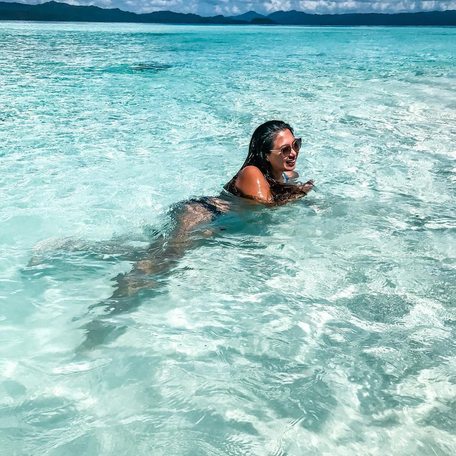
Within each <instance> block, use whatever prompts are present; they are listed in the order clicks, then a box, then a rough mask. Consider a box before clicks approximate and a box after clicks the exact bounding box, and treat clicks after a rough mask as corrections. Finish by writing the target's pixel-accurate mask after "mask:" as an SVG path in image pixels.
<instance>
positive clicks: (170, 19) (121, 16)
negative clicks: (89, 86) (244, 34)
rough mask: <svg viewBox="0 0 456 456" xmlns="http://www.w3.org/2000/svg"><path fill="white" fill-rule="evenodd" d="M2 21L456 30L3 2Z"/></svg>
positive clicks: (440, 22)
mask: <svg viewBox="0 0 456 456" xmlns="http://www.w3.org/2000/svg"><path fill="white" fill-rule="evenodd" d="M0 20H22V21H69V22H72V21H73V22H139V23H162V24H201V25H204V24H222V25H223V24H226V25H229V24H232V25H235V24H238V25H248V24H250V25H251V24H259V25H306V26H456V10H448V11H429V12H419V13H394V14H380V13H350V14H309V13H304V12H302V11H296V10H292V11H276V12H274V13H271V14H268V15H267V16H265V15H262V14H259V13H256V12H255V11H248V12H247V13H243V14H240V15H237V16H228V17H225V16H221V15H219V16H212V17H205V16H199V15H197V14H191V13H187V14H185V13H177V12H173V11H155V12H152V13H145V14H137V13H133V12H129V11H122V10H120V9H118V8H115V9H104V8H100V7H98V6H75V5H69V4H67V3H60V2H56V1H53V0H52V1H49V2H46V3H41V4H37V5H29V4H26V3H17V2H11V3H10V2H1V1H0Z"/></svg>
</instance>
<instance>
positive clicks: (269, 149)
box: [242, 120, 300, 179]
mask: <svg viewBox="0 0 456 456" xmlns="http://www.w3.org/2000/svg"><path fill="white" fill-rule="evenodd" d="M294 141H295V137H294V134H293V128H292V127H291V126H290V125H288V124H287V123H285V122H282V121H281V120H269V121H268V122H265V123H264V124H262V125H260V126H259V127H258V128H257V129H256V130H255V131H254V132H253V135H252V138H251V140H250V145H249V153H248V155H247V158H246V160H245V162H244V164H243V165H242V168H244V167H246V166H248V165H253V166H256V167H257V168H259V169H260V170H261V172H262V173H263V174H264V175H265V176H266V178H269V179H275V176H276V175H277V174H280V173H281V172H283V171H292V170H293V169H294V167H295V163H296V158H297V156H298V153H297V152H296V150H295V149H296V147H292V146H293V143H294ZM299 144H300V143H299ZM288 146H289V147H288ZM284 150H285V151H287V152H289V153H288V154H284V153H283V151H284Z"/></svg>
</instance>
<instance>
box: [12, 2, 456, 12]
mask: <svg viewBox="0 0 456 456" xmlns="http://www.w3.org/2000/svg"><path fill="white" fill-rule="evenodd" d="M6 1H18V2H21V3H30V4H35V3H44V2H45V1H47V0H6ZM58 1H63V2H65V3H69V4H72V5H96V6H100V7H102V8H120V9H122V10H124V11H134V12H135V13H149V12H151V11H164V10H169V11H176V12H179V13H195V14H199V15H201V16H215V15H217V14H223V15H224V16H231V15H237V14H242V13H245V12H247V11H251V10H253V11H256V12H257V13H260V14H269V13H272V12H274V11H280V10H282V11H289V10H297V11H304V12H306V13H314V14H342V13H372V12H376V13H397V12H417V11H441V10H448V9H452V10H456V0H58Z"/></svg>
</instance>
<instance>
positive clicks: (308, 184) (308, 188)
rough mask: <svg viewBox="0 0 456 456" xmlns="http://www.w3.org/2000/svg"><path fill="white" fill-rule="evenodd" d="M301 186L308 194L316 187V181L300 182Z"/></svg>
mask: <svg viewBox="0 0 456 456" xmlns="http://www.w3.org/2000/svg"><path fill="white" fill-rule="evenodd" d="M299 188H300V189H301V190H302V191H304V192H305V193H306V194H307V193H309V192H310V191H311V190H312V189H313V188H314V181H313V180H312V179H311V180H308V181H307V182H306V183H304V184H300V185H299Z"/></svg>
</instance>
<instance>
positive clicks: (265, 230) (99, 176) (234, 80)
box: [0, 23, 456, 456]
mask: <svg viewBox="0 0 456 456" xmlns="http://www.w3.org/2000/svg"><path fill="white" fill-rule="evenodd" d="M455 34H456V31H455V30H454V29H439V28H426V29H414V28H407V29H387V28H373V29H368V28H357V29H350V28H311V29H309V28H292V27H289V28H287V27H274V28H269V27H240V28H237V27H229V28H228V27H204V28H202V27H184V26H179V27H177V26H158V25H119V24H116V25H110V24H103V25H101V24H90V25H88V24H28V23H1V24H0V60H1V62H2V64H1V67H0V100H1V107H0V166H1V170H0V201H1V204H0V221H1V223H0V258H1V262H0V299H1V301H0V302H1V306H0V312H1V315H0V325H1V326H0V327H1V331H0V340H1V344H0V347H1V348H0V350H1V356H0V374H1V380H0V390H1V394H0V401H1V405H0V429H1V430H0V445H1V448H3V451H4V452H5V454H37V453H39V454H47V455H73V454H75V455H76V454H93V455H100V454H115V453H116V454H154V455H170V454H171V455H250V454H251V455H277V456H278V455H302V454H327V453H329V452H331V453H332V454H340V455H345V454H353V453H354V452H355V453H356V454H372V455H382V454H398V455H410V454H414V455H429V454H437V455H446V454H448V455H450V454H454V453H455V449H456V437H455V429H456V401H455V397H456V357H455V342H454V341H455V335H456V334H455V332H456V330H455V328H456V325H455V322H456V311H455V294H456V290H455V283H456V282H455V278H456V271H455V249H456V247H455V245H456V243H455V215H454V207H455V185H456V162H455V158H456V154H455V147H454V144H455V140H456V131H455V127H454V125H456V123H455V120H456V119H455V107H456V97H455V91H454V89H455V73H456V70H455V63H456V57H455V54H454V43H455ZM270 118H281V119H284V120H287V121H289V122H290V123H291V124H292V125H294V126H295V128H296V133H297V134H298V135H300V136H302V137H303V143H304V147H303V151H302V154H301V157H300V163H299V166H298V168H299V171H300V172H301V175H302V177H303V179H306V180H307V179H308V178H314V179H315V181H316V184H317V192H315V193H314V194H312V195H311V196H309V198H307V199H306V200H304V201H301V202H298V203H295V204H292V205H289V206H285V207H281V208H278V209H275V210H267V209H258V210H255V211H252V212H246V211H240V212H238V213H234V214H230V215H228V216H224V217H222V218H220V219H219V220H218V221H217V222H216V223H215V225H214V226H215V227H216V228H217V229H218V228H220V227H223V228H225V230H224V231H220V232H219V234H218V235H217V236H215V237H213V238H208V239H205V240H204V239H203V240H201V241H200V242H198V244H197V245H196V246H195V247H194V248H193V249H190V250H189V251H188V252H187V254H186V255H185V256H184V257H183V258H182V259H181V260H180V261H178V262H177V263H176V264H175V265H174V267H173V270H172V271H171V273H170V274H169V275H167V276H163V277H161V278H160V280H161V284H160V286H159V287H158V288H156V289H154V290H151V291H150V292H145V293H143V294H142V295H141V296H140V297H139V298H138V299H136V300H132V302H131V309H130V310H131V311H130V312H124V313H119V314H117V315H112V316H110V317H109V318H107V320H106V324H107V325H108V324H109V325H110V326H111V327H112V328H117V332H114V333H113V334H111V335H110V337H106V338H104V335H103V332H102V329H103V328H100V334H99V336H100V343H99V344H98V345H97V344H94V346H93V347H92V348H91V349H90V350H83V349H81V348H80V347H81V344H83V342H84V339H85V329H84V325H85V324H87V323H89V322H90V321H92V320H93V321H96V318H97V317H96V315H98V314H99V313H100V311H98V314H97V312H96V309H95V310H93V311H89V308H90V306H92V305H94V304H96V303H99V302H102V301H103V300H105V299H106V298H108V297H109V296H110V295H111V293H112V292H113V289H114V282H113V281H112V279H113V278H114V277H115V276H116V275H117V274H119V273H121V272H126V271H128V270H130V268H131V267H132V264H133V263H132V262H131V261H128V259H127V257H128V255H127V257H126V256H125V253H127V254H129V255H130V254H132V253H135V252H136V251H138V250H139V249H141V248H143V247H144V246H145V245H147V243H148V241H150V239H151V238H152V237H153V236H154V235H155V233H156V230H160V229H163V220H164V219H166V213H167V209H168V208H169V207H170V206H171V205H172V204H173V203H176V202H178V201H181V200H185V199H187V198H190V197H193V196H200V195H215V194H217V193H218V192H219V191H220V188H221V186H222V185H223V184H224V183H225V182H226V181H227V180H228V179H229V178H230V177H231V176H232V175H233V174H234V173H235V172H236V171H237V169H238V168H239V166H240V164H241V163H242V161H243V159H244V157H245V154H246V148H247V144H248V141H249V138H250V135H251V133H252V131H253V129H254V128H255V127H256V126H257V125H258V124H260V123H261V122H263V121H264V120H267V119H270ZM130 256H131V255H130ZM32 258H33V261H34V262H33V264H32V265H30V263H29V262H30V260H31V259H32ZM95 332H96V331H95Z"/></svg>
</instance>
